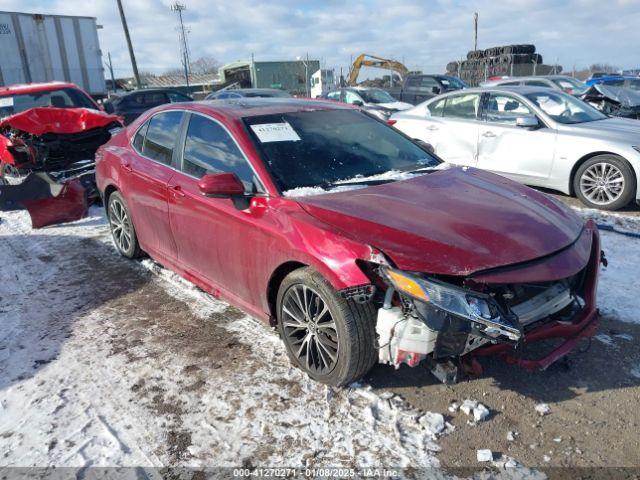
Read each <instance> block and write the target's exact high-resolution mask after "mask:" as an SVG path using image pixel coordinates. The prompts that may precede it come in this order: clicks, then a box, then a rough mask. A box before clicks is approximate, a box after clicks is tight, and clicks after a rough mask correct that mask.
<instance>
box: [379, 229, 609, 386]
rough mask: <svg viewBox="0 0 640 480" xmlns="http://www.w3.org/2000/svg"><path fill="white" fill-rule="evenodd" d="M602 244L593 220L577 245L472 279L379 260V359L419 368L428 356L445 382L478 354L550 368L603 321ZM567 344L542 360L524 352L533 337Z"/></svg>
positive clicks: (591, 333)
mask: <svg viewBox="0 0 640 480" xmlns="http://www.w3.org/2000/svg"><path fill="white" fill-rule="evenodd" d="M600 261H601V251H600V242H599V236H598V232H597V228H596V226H595V224H594V223H593V222H589V223H587V225H586V226H585V228H584V230H583V232H582V234H581V235H580V237H579V238H578V239H577V240H576V242H575V243H574V244H573V245H570V246H569V247H567V248H566V249H564V250H563V251H561V252H557V253H556V254H553V255H550V256H549V257H546V258H542V259H539V260H536V261H532V262H526V263H524V264H519V265H514V266H510V267H505V268H500V269H495V270H493V271H486V272H478V273H476V274H472V275H470V276H468V277H465V278H436V277H434V276H430V275H427V274H424V273H416V272H404V271H400V270H397V269H394V268H392V267H391V266H389V265H379V266H378V267H377V272H378V273H379V275H380V279H381V280H382V282H383V283H384V284H385V285H386V292H385V296H384V303H383V305H382V306H381V307H380V308H379V309H378V316H377V323H376V331H377V334H378V342H379V361H380V362H381V363H386V364H391V365H394V366H395V367H396V368H398V367H399V366H400V364H402V363H406V364H408V365H409V366H416V365H417V364H418V363H420V362H421V361H422V360H426V363H427V366H428V367H429V368H430V369H431V370H432V372H433V373H434V374H435V375H436V376H437V377H438V378H440V379H441V380H442V381H445V382H453V381H455V380H456V378H457V373H458V367H459V366H460V365H462V364H465V365H466V366H467V367H471V366H473V367H475V370H476V371H477V370H478V368H479V366H478V364H477V362H475V361H473V358H474V357H475V356H482V355H500V356H502V357H503V358H504V359H505V360H507V361H509V362H510V363H515V364H518V365H520V366H522V367H525V368H529V369H545V368H547V367H548V366H549V365H550V364H551V363H553V362H554V361H556V360H557V359H559V358H561V357H562V356H564V355H566V354H567V353H568V352H569V351H571V349H572V348H573V347H574V346H575V344H576V342H577V340H578V339H579V338H581V337H584V336H590V335H593V332H594V330H595V328H596V326H597V312H596V308H595V291H596V285H597V275H598V268H599V263H600ZM557 337H560V338H563V339H564V341H563V343H562V344H561V345H560V346H559V347H557V348H556V349H555V350H554V351H553V352H551V353H550V354H548V355H547V356H545V357H544V358H542V359H536V360H525V359H522V358H520V357H518V354H519V353H520V350H521V347H522V346H523V345H524V344H526V343H531V342H535V341H538V340H543V339H546V338H557Z"/></svg>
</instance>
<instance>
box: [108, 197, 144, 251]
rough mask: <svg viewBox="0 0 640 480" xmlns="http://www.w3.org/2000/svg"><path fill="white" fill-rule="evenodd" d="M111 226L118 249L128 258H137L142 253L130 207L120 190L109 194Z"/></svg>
mask: <svg viewBox="0 0 640 480" xmlns="http://www.w3.org/2000/svg"><path fill="white" fill-rule="evenodd" d="M107 216H108V218H109V227H110V228H111V236H112V238H113V243H114V244H115V246H116V249H117V250H118V251H119V252H120V253H121V254H122V255H123V256H125V257H127V258H136V257H139V256H140V255H141V254H142V250H141V249H140V244H139V243H138V237H137V235H136V230H135V228H134V227H133V221H132V220H131V214H130V213H129V208H128V207H127V204H126V203H125V201H124V198H122V195H120V193H119V192H113V193H112V194H111V195H109V202H108V208H107Z"/></svg>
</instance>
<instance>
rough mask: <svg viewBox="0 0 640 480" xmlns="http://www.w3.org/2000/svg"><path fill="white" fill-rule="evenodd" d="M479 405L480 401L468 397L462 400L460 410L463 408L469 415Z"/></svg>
mask: <svg viewBox="0 0 640 480" xmlns="http://www.w3.org/2000/svg"><path fill="white" fill-rule="evenodd" d="M477 406H478V402H476V401H475V400H469V399H467V400H465V401H464V402H462V405H461V406H460V410H462V411H463V412H464V413H466V414H467V415H471V412H472V411H473V409H474V408H476V407H477Z"/></svg>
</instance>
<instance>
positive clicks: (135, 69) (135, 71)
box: [117, 0, 140, 88]
mask: <svg viewBox="0 0 640 480" xmlns="http://www.w3.org/2000/svg"><path fill="white" fill-rule="evenodd" d="M117 2H118V10H120V20H121V21H122V29H123V30H124V36H125V38H126V39H127V47H128V48H129V57H130V58H131V68H133V77H134V78H135V80H136V87H137V88H140V75H139V74H138V64H137V63H136V56H135V55H134V53H133V45H132V44H131V37H130V36H129V27H127V19H126V18H125V16H124V9H123V8H122V0H117Z"/></svg>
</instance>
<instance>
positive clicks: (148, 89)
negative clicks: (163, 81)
mask: <svg viewBox="0 0 640 480" xmlns="http://www.w3.org/2000/svg"><path fill="white" fill-rule="evenodd" d="M154 92H156V93H157V92H161V93H163V92H176V93H180V94H182V95H187V94H186V93H182V92H181V91H180V90H177V89H175V88H138V89H136V90H132V91H130V92H127V93H125V94H124V95H122V96H121V97H120V98H124V97H128V96H129V95H134V94H136V93H154ZM187 96H188V95H187Z"/></svg>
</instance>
